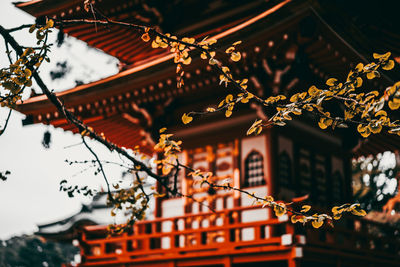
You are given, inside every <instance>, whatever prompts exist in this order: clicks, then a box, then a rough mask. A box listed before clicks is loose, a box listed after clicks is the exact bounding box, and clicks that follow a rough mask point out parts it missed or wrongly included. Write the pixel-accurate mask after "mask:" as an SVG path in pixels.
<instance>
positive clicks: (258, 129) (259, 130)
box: [256, 126, 262, 135]
mask: <svg viewBox="0 0 400 267" xmlns="http://www.w3.org/2000/svg"><path fill="white" fill-rule="evenodd" d="M261 132H262V127H261V126H258V127H257V132H256V135H259V134H260V133H261Z"/></svg>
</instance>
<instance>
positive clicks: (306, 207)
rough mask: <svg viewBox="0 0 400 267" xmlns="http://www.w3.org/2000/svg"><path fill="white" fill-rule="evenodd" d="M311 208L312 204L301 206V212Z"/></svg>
mask: <svg viewBox="0 0 400 267" xmlns="http://www.w3.org/2000/svg"><path fill="white" fill-rule="evenodd" d="M310 209H311V206H310V205H304V206H303V207H301V211H300V212H307V211H309V210H310Z"/></svg>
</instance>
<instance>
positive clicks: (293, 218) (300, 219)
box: [290, 215, 304, 223]
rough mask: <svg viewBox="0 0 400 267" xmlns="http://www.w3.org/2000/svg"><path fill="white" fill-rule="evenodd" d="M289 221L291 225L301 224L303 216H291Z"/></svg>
mask: <svg viewBox="0 0 400 267" xmlns="http://www.w3.org/2000/svg"><path fill="white" fill-rule="evenodd" d="M290 220H291V221H292V223H297V222H303V221H304V216H302V215H293V216H292V217H291V218H290Z"/></svg>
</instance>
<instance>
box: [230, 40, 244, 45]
mask: <svg viewBox="0 0 400 267" xmlns="http://www.w3.org/2000/svg"><path fill="white" fill-rule="evenodd" d="M241 43H242V41H236V42H234V43H233V44H232V45H233V46H235V45H239V44H241Z"/></svg>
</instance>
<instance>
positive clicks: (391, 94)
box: [0, 8, 400, 231]
mask: <svg viewBox="0 0 400 267" xmlns="http://www.w3.org/2000/svg"><path fill="white" fill-rule="evenodd" d="M90 11H91V12H96V11H95V9H93V8H91V9H90ZM99 17H102V18H103V19H102V20H97V19H94V20H87V19H75V20H57V21H55V22H53V21H52V20H48V21H47V23H46V25H44V26H38V25H22V26H20V27H17V28H14V29H10V30H6V29H4V28H3V27H1V26H0V34H1V35H2V36H3V38H4V39H5V41H6V43H7V44H9V45H10V46H11V47H12V48H13V49H14V50H15V52H16V54H17V56H18V60H17V61H16V62H15V63H12V64H10V67H7V68H4V69H1V72H0V78H1V84H2V85H3V87H4V88H5V89H6V90H8V91H9V93H8V94H7V95H5V96H1V97H2V98H1V99H0V103H1V104H2V105H3V106H8V107H14V105H15V103H16V101H18V100H20V99H21V93H22V91H23V90H24V88H25V87H26V86H27V87H29V86H31V83H32V78H33V79H35V80H36V82H37V83H38V85H39V87H40V89H41V90H42V92H43V93H44V94H45V95H46V96H47V98H48V99H49V101H51V102H52V103H53V104H54V106H55V107H56V108H57V110H58V111H59V112H60V113H61V114H63V115H64V116H65V118H66V119H67V120H68V121H69V122H70V123H71V124H73V125H74V126H75V127H76V128H77V129H78V130H79V132H80V133H81V135H82V137H83V138H84V137H85V136H88V137H90V138H92V139H94V140H96V141H97V142H99V143H101V144H103V145H104V146H106V147H107V148H108V149H109V150H110V151H116V152H117V153H118V154H119V155H121V156H122V157H124V158H125V159H127V160H129V162H130V163H131V164H132V168H131V172H132V174H133V175H134V176H135V178H136V179H135V180H134V181H133V184H132V186H131V187H130V188H128V189H120V188H118V185H116V186H114V187H115V189H117V190H119V191H118V192H117V193H114V194H113V195H112V197H110V199H112V200H113V201H112V202H113V205H114V210H120V209H124V208H128V209H130V210H131V212H132V213H131V214H132V216H131V218H130V220H129V222H128V225H131V224H132V223H133V222H134V221H136V220H139V219H142V218H143V217H144V211H145V209H146V208H147V206H148V202H149V199H150V197H160V196H162V194H160V193H158V192H157V191H156V190H155V188H154V189H152V190H153V191H152V192H151V193H147V192H146V191H145V190H144V187H143V182H144V181H143V179H142V178H140V175H139V173H140V172H143V173H145V174H146V175H148V176H149V177H152V178H154V179H155V180H156V181H157V182H158V183H159V184H160V185H161V186H162V187H163V188H164V189H165V190H166V191H167V192H169V193H171V194H173V195H179V196H182V197H188V198H191V199H193V200H194V201H196V199H195V198H194V197H193V196H191V195H184V194H182V193H181V192H179V191H178V188H177V182H176V181H177V177H178V174H179V173H180V172H181V171H182V170H183V169H186V170H191V172H192V173H194V174H195V175H196V176H200V177H203V179H202V184H207V185H208V186H209V187H212V188H215V189H224V190H233V191H238V192H240V193H242V194H247V195H248V196H249V197H252V198H254V200H255V201H256V202H258V203H261V204H263V205H265V207H270V208H273V209H274V211H275V213H276V215H277V216H281V215H283V214H286V213H289V214H291V215H292V222H302V223H306V222H311V223H312V225H313V226H314V227H317V228H318V227H320V226H321V225H322V224H323V223H324V221H332V220H334V219H339V218H340V217H341V215H342V214H343V213H346V212H350V213H353V214H355V215H358V216H363V215H365V212H364V211H363V210H361V209H360V206H359V205H358V204H344V205H342V206H338V207H334V208H332V212H331V214H314V215H309V214H308V212H309V210H310V209H311V207H310V206H308V205H304V206H303V207H302V208H301V209H300V210H295V209H293V208H292V207H291V206H290V205H289V204H288V203H283V202H279V201H274V199H273V198H272V197H271V196H267V197H259V196H256V195H254V194H252V193H249V192H247V191H245V190H243V189H240V188H235V187H232V186H231V185H230V184H229V183H228V184H223V185H218V184H215V183H213V182H211V181H210V180H209V179H210V178H211V177H212V174H209V175H205V174H202V173H201V172H200V171H199V170H194V169H192V168H191V167H190V166H186V165H182V164H181V163H179V161H178V158H177V154H178V153H180V152H181V144H182V142H180V141H174V140H172V139H171V137H172V135H171V134H166V133H164V131H165V129H162V130H161V131H160V140H159V142H158V144H157V145H156V147H155V149H159V150H160V151H162V153H163V157H162V158H161V159H159V160H157V161H156V162H155V163H156V165H157V168H158V169H160V170H161V171H160V173H161V174H159V172H157V171H155V170H153V169H152V168H151V167H150V166H148V165H147V164H146V163H145V162H144V161H143V160H141V159H138V158H137V157H135V156H134V155H132V154H131V153H130V152H128V151H127V150H126V149H124V148H121V147H119V146H117V145H116V144H114V143H112V142H110V141H109V140H108V139H107V138H106V136H104V135H102V134H98V133H96V132H95V131H94V130H93V129H92V128H91V127H88V126H87V125H86V124H84V123H83V122H82V121H81V120H79V119H78V118H77V117H76V116H75V115H74V114H73V113H72V112H71V111H69V110H67V109H66V107H65V105H64V103H63V102H62V101H61V100H60V99H59V98H58V97H57V96H56V95H55V94H54V93H53V92H52V91H51V90H49V88H48V87H47V86H46V85H45V83H44V82H43V81H42V79H41V78H40V76H39V74H38V72H37V70H38V68H39V67H40V64H41V63H42V62H43V60H46V59H48V56H47V52H49V51H50V50H49V47H50V45H48V44H47V36H48V34H49V33H50V32H51V30H50V28H51V27H53V26H54V25H55V26H61V25H70V24H92V25H96V27H98V26H108V25H115V26H120V27H127V28H130V29H132V30H133V31H138V32H139V33H141V39H142V40H143V41H144V42H150V41H151V45H152V47H153V48H155V49H156V48H160V49H169V51H170V52H171V53H173V54H174V59H173V60H174V63H175V64H176V72H177V75H178V84H177V86H178V87H181V86H183V85H184V80H183V77H184V66H185V65H189V64H191V62H192V56H191V53H192V52H193V51H197V52H198V53H199V56H200V57H201V58H202V59H204V60H208V64H209V65H210V66H212V68H213V69H214V70H215V71H216V73H217V75H219V80H220V84H221V85H224V86H225V87H227V86H228V85H232V86H233V87H234V88H236V89H237V90H238V93H237V94H236V95H235V96H234V95H232V94H228V95H227V96H226V97H225V98H224V99H223V100H222V101H221V102H220V103H219V105H218V106H217V107H216V108H213V107H209V108H207V110H206V111H205V112H188V113H185V114H183V116H182V121H183V123H185V124H188V123H190V122H191V121H192V120H193V116H195V115H203V114H208V113H213V112H222V111H224V112H225V116H226V117H230V116H231V115H232V112H233V109H234V107H235V105H237V104H245V103H249V102H250V101H255V102H257V103H258V104H260V105H262V106H263V107H272V108H275V110H276V112H275V114H274V115H273V116H272V117H270V118H269V119H268V121H263V120H256V121H255V122H254V123H253V124H252V126H251V127H250V128H249V130H248V131H247V134H253V133H255V134H260V133H261V131H262V129H263V127H266V126H269V125H281V126H282V125H285V124H286V122H287V121H289V120H291V119H292V116H293V115H296V116H298V115H301V114H302V113H303V112H312V113H313V114H315V115H316V116H319V118H320V121H319V126H320V127H321V128H322V129H326V128H328V127H332V128H335V127H345V126H346V123H356V124H358V131H359V132H360V133H361V135H362V136H364V137H367V136H368V135H369V134H371V133H378V132H380V131H381V130H382V128H385V129H387V130H388V131H389V132H391V133H397V134H399V132H400V128H399V127H400V125H399V122H397V121H391V120H390V119H389V117H388V116H387V112H386V111H385V110H383V108H384V107H385V103H387V105H388V107H389V108H390V109H392V110H396V109H398V108H399V107H400V92H399V90H398V89H399V86H400V84H399V83H396V84H395V85H393V86H392V87H390V88H388V89H387V90H385V91H384V92H377V91H372V92H369V93H363V92H357V91H359V90H360V87H361V86H362V84H363V80H364V79H365V78H366V79H374V78H376V77H378V76H379V71H380V70H390V69H392V68H393V66H394V61H393V60H391V59H390V53H387V54H384V55H378V54H374V58H375V59H376V62H373V63H371V64H368V65H366V66H364V65H362V64H359V65H357V67H356V68H355V69H354V70H352V71H351V72H350V73H349V75H348V77H347V80H346V81H345V82H339V81H338V80H337V79H333V78H331V79H328V80H327V81H326V85H327V86H328V87H327V88H325V89H318V88H317V87H315V86H312V87H310V88H309V89H308V90H307V91H304V92H301V93H297V94H294V95H292V96H290V97H286V96H284V95H278V96H271V97H269V98H267V99H263V98H261V97H259V96H257V95H254V94H252V93H251V92H250V91H249V90H248V84H247V83H248V79H247V78H242V79H236V78H234V77H233V74H232V72H231V71H230V68H229V67H228V66H227V64H224V63H223V60H221V59H219V58H217V52H218V51H217V46H216V44H217V40H216V39H213V38H210V39H209V38H204V39H202V40H201V41H197V40H195V39H194V38H189V37H183V38H178V37H177V36H174V35H171V34H168V33H166V34H164V33H161V32H159V31H158V30H157V29H155V28H150V27H146V26H142V25H136V24H131V23H125V22H118V21H114V20H111V19H109V18H106V17H104V16H102V15H100V16H99ZM28 27H29V28H30V31H31V32H35V31H36V38H37V40H38V45H41V48H40V49H37V47H35V48H32V47H31V48H29V47H28V48H25V50H24V48H23V46H21V45H20V44H18V43H17V42H16V41H15V39H14V38H13V37H12V36H11V35H10V32H14V31H17V30H20V29H23V28H28ZM240 44H241V41H237V42H234V43H233V44H232V45H231V46H230V47H228V48H227V49H226V50H225V54H227V55H229V58H230V59H231V60H232V61H233V62H238V61H240V60H241V58H242V56H241V52H240V51H239V50H238V47H239V46H240ZM328 101H340V102H341V103H343V104H344V105H345V107H346V109H345V110H344V116H342V117H334V116H332V115H331V114H330V112H329V111H326V110H325V108H324V104H325V103H327V102H328ZM83 142H84V144H86V143H85V140H84V139H83ZM88 149H89V150H90V148H89V147H88ZM91 152H92V154H93V155H94V156H95V158H96V162H97V164H99V166H102V165H101V160H100V159H99V158H98V157H97V156H96V154H95V153H94V152H93V151H91ZM136 152H137V153H139V152H140V151H139V150H138V151H136ZM136 152H135V153H136ZM100 168H101V169H102V167H100ZM102 173H103V178H104V179H105V180H106V181H107V177H106V175H105V174H104V172H102ZM169 179H174V185H173V188H170V186H169V184H168V181H169ZM107 183H108V182H107ZM108 192H109V193H110V194H111V189H110V188H108ZM137 203H139V206H138V205H137ZM113 213H115V212H114V211H113ZM118 229H119V230H121V229H122V228H118ZM118 229H117V231H119V230H118Z"/></svg>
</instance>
